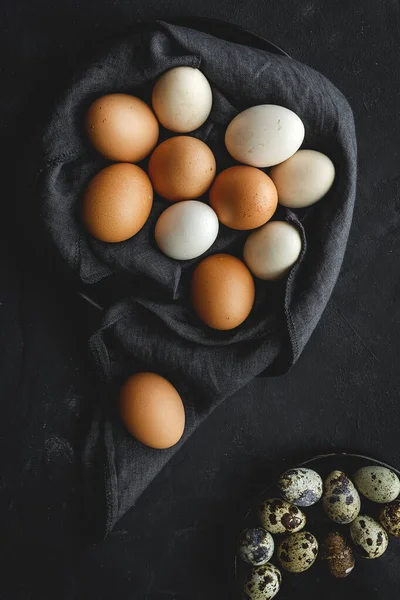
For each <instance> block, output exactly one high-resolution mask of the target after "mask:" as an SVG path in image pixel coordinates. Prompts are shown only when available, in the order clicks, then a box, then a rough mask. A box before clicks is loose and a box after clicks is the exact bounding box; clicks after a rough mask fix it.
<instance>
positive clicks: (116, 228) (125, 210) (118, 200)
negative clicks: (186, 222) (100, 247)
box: [82, 163, 153, 243]
mask: <svg viewBox="0 0 400 600" xmlns="http://www.w3.org/2000/svg"><path fill="white" fill-rule="evenodd" d="M152 206H153V188H152V186H151V182H150V179H149V178H148V176H147V175H146V173H145V172H144V171H143V169H141V168H140V167H138V166H136V165H131V164H128V163H117V164H115V165H110V166H109V167H106V168H105V169H103V170H102V171H100V173H97V175H95V176H94V177H93V179H92V180H91V181H90V183H89V185H88V187H87V188H86V191H85V194H84V197H83V206H82V218H83V222H84V224H85V226H86V229H87V230H88V231H89V233H90V234H91V235H92V236H93V237H95V238H97V239H98V240H102V241H103V242H114V243H115V242H123V241H124V240H127V239H129V238H130V237H132V236H133V235H135V234H136V233H137V232H138V231H140V230H141V229H142V227H143V225H144V224H145V223H146V221H147V219H148V217H149V214H150V211H151V207H152Z"/></svg>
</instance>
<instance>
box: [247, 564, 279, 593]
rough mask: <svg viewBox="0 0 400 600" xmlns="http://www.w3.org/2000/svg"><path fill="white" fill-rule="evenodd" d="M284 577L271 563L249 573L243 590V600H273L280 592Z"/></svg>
mask: <svg viewBox="0 0 400 600" xmlns="http://www.w3.org/2000/svg"><path fill="white" fill-rule="evenodd" d="M281 583H282V575H281V572H280V571H279V569H277V568H276V567H275V566H274V565H271V564H270V563H268V564H266V565H263V566H262V567H257V568H255V569H252V570H251V571H249V572H248V573H247V576H246V581H245V584H244V589H243V600H271V598H274V597H275V596H276V594H277V593H278V592H279V588H280V587H281Z"/></svg>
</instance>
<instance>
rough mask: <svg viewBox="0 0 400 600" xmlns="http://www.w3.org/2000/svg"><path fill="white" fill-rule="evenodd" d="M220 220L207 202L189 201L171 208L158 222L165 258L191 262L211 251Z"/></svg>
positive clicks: (159, 237) (156, 230) (159, 238)
mask: <svg viewBox="0 0 400 600" xmlns="http://www.w3.org/2000/svg"><path fill="white" fill-rule="evenodd" d="M218 229H219V223H218V218H217V215H216V214H215V212H214V211H213V209H212V208H210V207H209V206H208V205H207V204H204V202H198V201H197V200H186V201H184V202H178V203H176V204H173V205H172V206H169V207H168V208H167V209H166V210H165V211H164V212H163V213H162V214H161V215H160V217H159V218H158V221H157V224H156V228H155V238H156V242H157V245H158V247H159V248H160V250H161V251H162V252H164V254H166V255H167V256H169V257H170V258H175V259H176V260H190V259H192V258H196V257H197V256H200V255H201V254H203V253H204V252H206V250H208V249H209V248H210V247H211V246H212V245H213V243H214V241H215V240H216V237H217V235H218Z"/></svg>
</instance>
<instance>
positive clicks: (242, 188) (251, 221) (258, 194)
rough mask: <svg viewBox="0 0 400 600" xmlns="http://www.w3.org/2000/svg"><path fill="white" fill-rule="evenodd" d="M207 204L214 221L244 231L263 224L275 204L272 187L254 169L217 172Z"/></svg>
mask: <svg viewBox="0 0 400 600" xmlns="http://www.w3.org/2000/svg"><path fill="white" fill-rule="evenodd" d="M210 204H211V206H212V208H213V209H214V210H215V212H216V213H217V215H218V219H219V220H220V221H221V223H223V224H224V225H226V226H227V227H230V228H231V229H238V230H248V229H254V228H256V227H260V226H261V225H264V223H266V222H267V221H269V219H270V218H271V217H272V215H273V214H274V212H275V210H276V207H277V204H278V194H277V192H276V188H275V185H274V184H273V182H272V180H271V179H270V177H268V175H266V174H265V173H264V172H263V171H260V169H255V168H254V167H244V166H238V167H231V168H229V169H225V170H224V171H221V173H220V174H219V175H218V176H217V178H216V179H215V181H214V183H213V185H212V187H211V190H210Z"/></svg>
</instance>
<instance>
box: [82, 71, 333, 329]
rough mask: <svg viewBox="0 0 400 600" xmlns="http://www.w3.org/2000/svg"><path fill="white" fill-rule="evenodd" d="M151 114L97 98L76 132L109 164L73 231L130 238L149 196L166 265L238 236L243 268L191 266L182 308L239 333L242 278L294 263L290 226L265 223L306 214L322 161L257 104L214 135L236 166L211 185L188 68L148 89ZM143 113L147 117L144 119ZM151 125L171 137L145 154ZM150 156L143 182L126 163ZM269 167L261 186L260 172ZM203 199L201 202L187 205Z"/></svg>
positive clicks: (289, 124)
mask: <svg viewBox="0 0 400 600" xmlns="http://www.w3.org/2000/svg"><path fill="white" fill-rule="evenodd" d="M152 108H153V110H152V109H151V108H150V107H149V106H148V105H147V104H145V103H144V102H143V101H142V100H140V99H139V98H136V97H134V96H130V95H127V94H110V95H107V96H104V97H102V98H99V99H97V100H96V101H95V102H94V103H93V104H92V105H91V107H90V109H89V111H88V113H87V116H86V131H87V135H88V137H89V140H90V141H91V143H92V145H93V146H94V147H95V148H96V150H97V151H98V152H100V153H101V154H102V155H103V156H105V157H107V158H108V159H110V160H113V161H116V164H113V165H111V166H109V167H107V168H105V169H103V170H102V171H100V173H98V174H97V175H96V176H95V177H94V178H93V179H92V180H91V182H90V183H89V185H88V187H87V189H86V192H85V194H84V199H83V212H82V214H83V221H84V223H85V225H86V228H87V230H88V231H89V233H90V234H91V235H92V236H94V237H95V238H97V239H99V240H102V241H104V242H108V243H117V242H122V241H125V240H127V239H129V238H130V237H132V236H134V235H135V234H136V233H137V232H138V231H140V229H141V228H142V227H143V225H144V224H145V223H146V221H147V219H148V217H149V215H150V212H151V208H152V204H153V190H155V192H156V193H157V194H158V195H159V196H160V197H162V198H163V199H164V200H165V201H166V202H168V203H169V204H170V206H168V208H166V210H164V212H163V213H162V214H161V216H160V217H159V219H158V221H157V224H156V227H155V232H154V234H155V239H156V242H157V245H158V247H159V249H160V250H161V251H162V252H163V253H164V254H165V255H167V256H168V257H170V258H172V259H174V260H191V259H194V258H198V257H199V256H201V255H202V254H204V253H205V252H206V251H208V250H209V249H210V248H211V246H212V245H213V243H214V242H215V240H216V238H217V236H218V231H219V224H220V223H222V224H223V225H224V226H226V227H228V228H231V229H235V230H241V231H250V230H253V229H255V231H253V232H252V233H250V235H249V236H248V238H247V240H246V242H245V245H244V251H243V259H244V262H243V261H242V260H239V259H238V258H236V257H234V256H231V255H229V254H215V255H211V256H209V257H207V258H206V259H205V260H203V261H202V262H200V264H199V265H198V266H197V268H196V269H195V270H194V273H193V278H192V292H191V297H192V304H193V307H194V309H195V311H196V313H197V315H198V316H199V317H200V319H202V321H203V322H204V323H206V324H207V325H208V326H209V327H212V328H214V329H219V330H229V329H233V328H235V327H237V326H238V325H240V324H241V323H242V322H243V321H244V320H245V319H246V318H247V317H248V315H249V314H250V312H251V309H252V307H253V303H254V295H255V286H254V280H253V275H254V276H255V277H257V278H259V279H262V280H273V279H278V278H280V277H282V276H284V275H285V274H286V273H287V271H288V269H289V268H290V267H291V266H292V265H293V264H294V263H295V262H296V261H297V259H298V257H299V255H300V253H301V247H302V242H301V237H300V234H299V232H298V230H297V228H295V227H294V226H293V225H291V224H289V223H287V222H285V221H277V220H275V221H270V219H271V217H272V216H273V215H274V213H275V211H276V209H277V205H278V203H280V204H281V205H283V206H286V207H290V208H301V207H306V206H310V205H311V204H314V203H315V202H317V201H318V200H320V199H321V198H322V197H323V196H324V195H325V194H326V193H327V192H328V190H329V189H330V187H331V186H332V184H333V181H334V178H335V168H334V165H333V163H332V161H331V160H330V159H329V158H328V157H327V156H325V155H324V154H321V153H320V152H317V151H315V150H307V149H301V150H299V148H300V146H301V145H302V143H303V140H304V134H305V129H304V125H303V122H302V121H301V119H300V118H299V117H298V116H297V115H296V114H295V113H294V112H292V111H291V110H289V109H287V108H285V107H283V106H276V105H268V104H267V105H260V106H254V107H251V108H248V109H247V110H245V111H243V112H241V113H240V114H238V115H237V116H236V117H235V118H234V119H233V120H232V121H231V123H230V124H229V125H228V127H227V129H226V132H225V145H226V148H227V150H228V152H229V154H230V155H231V156H232V157H233V159H235V160H236V161H237V162H238V163H240V164H237V165H236V166H232V167H230V168H228V169H225V170H223V171H221V172H220V173H219V174H218V175H217V165H216V161H215V157H214V155H213V152H212V151H211V149H210V148H209V147H208V146H207V145H206V144H205V143H204V142H202V141H201V140H199V139H197V138H196V137H192V136H190V135H182V134H187V133H190V132H193V131H194V130H196V129H197V128H198V127H200V126H201V125H202V124H203V123H205V121H206V120H207V119H208V117H209V115H210V112H211V109H212V91H211V87H210V84H209V82H208V81H207V79H206V78H205V76H204V75H203V74H202V73H201V71H199V70H198V69H194V68H191V67H175V68H173V69H170V70H169V71H167V72H165V73H164V74H163V75H161V77H160V78H159V79H158V80H157V81H156V83H155V85H154V88H153V93H152ZM153 111H154V112H153ZM158 122H160V123H161V124H162V125H163V126H164V127H165V128H166V129H168V130H169V131H171V132H174V133H176V134H179V135H175V136H173V137H170V138H168V139H166V140H165V141H163V142H162V143H161V144H159V145H158V146H157V142H158V137H159V124H158ZM148 156H150V158H149V162H148V168H147V173H146V172H145V170H144V169H142V168H141V167H139V166H137V165H136V164H133V163H137V162H140V161H142V160H143V159H144V158H146V157H148ZM265 168H270V171H269V175H267V173H265V172H264V170H262V169H265ZM206 192H209V194H208V203H207V202H203V201H200V200H198V198H200V197H202V196H204V194H206Z"/></svg>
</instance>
